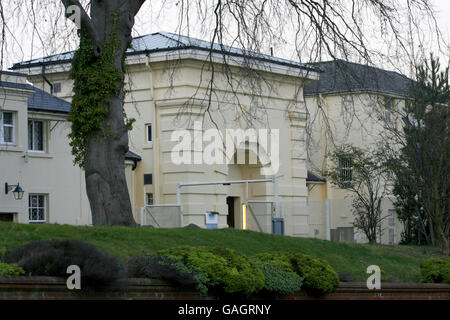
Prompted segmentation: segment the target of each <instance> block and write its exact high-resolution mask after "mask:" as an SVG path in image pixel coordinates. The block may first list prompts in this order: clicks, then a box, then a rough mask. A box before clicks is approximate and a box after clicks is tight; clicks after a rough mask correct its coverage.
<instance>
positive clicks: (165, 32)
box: [156, 31, 186, 46]
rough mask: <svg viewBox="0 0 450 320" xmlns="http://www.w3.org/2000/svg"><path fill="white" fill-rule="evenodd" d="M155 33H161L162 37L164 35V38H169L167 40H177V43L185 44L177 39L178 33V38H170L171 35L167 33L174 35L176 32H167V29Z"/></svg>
mask: <svg viewBox="0 0 450 320" xmlns="http://www.w3.org/2000/svg"><path fill="white" fill-rule="evenodd" d="M156 34H160V35H162V36H163V37H165V38H167V39H169V40H172V41H176V42H178V43H179V44H181V45H183V46H186V44H185V43H183V42H181V41H180V40H179V38H180V36H181V35H180V34H178V39H174V38H172V37H169V36H168V35H167V34H170V35H173V36H176V34H175V33H171V32H167V31H158V32H156Z"/></svg>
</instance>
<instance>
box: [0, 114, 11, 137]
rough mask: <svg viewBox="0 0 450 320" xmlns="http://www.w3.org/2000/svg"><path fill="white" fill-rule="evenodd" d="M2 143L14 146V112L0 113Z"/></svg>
mask: <svg viewBox="0 0 450 320" xmlns="http://www.w3.org/2000/svg"><path fill="white" fill-rule="evenodd" d="M0 143H2V144H14V113H13V112H0Z"/></svg>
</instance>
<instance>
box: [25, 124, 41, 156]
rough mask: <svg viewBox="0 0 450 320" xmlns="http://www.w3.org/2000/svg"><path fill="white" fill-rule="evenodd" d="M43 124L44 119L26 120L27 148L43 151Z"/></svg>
mask: <svg viewBox="0 0 450 320" xmlns="http://www.w3.org/2000/svg"><path fill="white" fill-rule="evenodd" d="M44 141H45V126H44V121H38V120H28V150H30V151H41V152H42V151H44V147H45V146H44V145H45V143H44Z"/></svg>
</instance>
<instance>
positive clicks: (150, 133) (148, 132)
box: [145, 123, 152, 142]
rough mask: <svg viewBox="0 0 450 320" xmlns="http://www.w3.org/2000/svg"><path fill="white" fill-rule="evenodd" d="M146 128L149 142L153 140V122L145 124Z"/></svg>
mask: <svg viewBox="0 0 450 320" xmlns="http://www.w3.org/2000/svg"><path fill="white" fill-rule="evenodd" d="M145 128H146V130H145V131H146V135H147V142H152V124H151V123H149V124H146V125H145Z"/></svg>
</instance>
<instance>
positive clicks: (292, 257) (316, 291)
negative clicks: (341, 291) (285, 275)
mask: <svg viewBox="0 0 450 320" xmlns="http://www.w3.org/2000/svg"><path fill="white" fill-rule="evenodd" d="M255 259H258V260H260V261H262V262H267V263H271V264H272V265H276V266H278V267H279V268H282V269H283V270H286V271H293V272H295V273H296V274H298V275H299V276H300V277H302V278H303V288H304V289H305V291H306V293H308V294H309V295H313V296H318V295H323V294H326V293H332V292H335V291H336V289H337V287H338V286H339V277H338V275H337V273H336V272H335V271H334V270H333V268H332V267H331V266H330V265H329V264H328V263H327V262H326V261H324V260H321V259H319V258H315V257H311V256H308V255H305V254H301V253H296V252H273V253H261V254H258V255H255Z"/></svg>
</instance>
